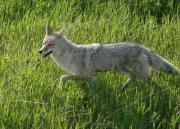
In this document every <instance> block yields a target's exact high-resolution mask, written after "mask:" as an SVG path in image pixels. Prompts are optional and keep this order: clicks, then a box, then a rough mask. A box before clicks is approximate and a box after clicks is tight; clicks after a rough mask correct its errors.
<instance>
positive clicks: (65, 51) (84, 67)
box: [39, 26, 180, 87]
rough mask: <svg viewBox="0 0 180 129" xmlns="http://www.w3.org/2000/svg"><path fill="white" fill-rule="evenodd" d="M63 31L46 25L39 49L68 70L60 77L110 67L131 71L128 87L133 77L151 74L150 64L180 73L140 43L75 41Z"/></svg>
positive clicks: (90, 74)
mask: <svg viewBox="0 0 180 129" xmlns="http://www.w3.org/2000/svg"><path fill="white" fill-rule="evenodd" d="M63 33H64V30H62V31H61V32H52V30H51V29H50V28H49V27H48V26H47V28H46V35H45V37H44V40H43V46H42V48H41V49H40V51H39V52H40V53H41V54H42V56H44V57H45V56H47V55H49V54H50V55H51V57H52V58H53V60H54V61H55V62H56V63H57V64H58V65H59V66H60V67H61V68H62V69H63V70H64V71H66V72H67V73H68V74H69V75H64V76H62V78H61V80H69V79H91V78H93V76H94V74H95V73H96V72H101V71H108V70H110V71H117V72H124V73H127V74H129V75H130V78H129V79H128V80H127V81H126V82H125V83H124V87H127V86H128V84H129V83H130V82H131V80H132V78H134V77H138V78H141V79H144V80H147V79H148V78H149V77H150V70H149V67H154V68H157V69H159V70H162V71H164V72H168V73H176V74H180V72H179V70H178V69H177V68H175V67H174V66H173V65H172V64H171V63H169V62H168V61H167V60H165V59H163V58H162V57H160V56H158V55H157V54H154V53H152V52H151V51H150V50H149V49H147V48H145V47H142V46H140V45H138V44H131V43H115V44H105V45H101V44H98V43H93V44H88V45H76V44H74V43H72V42H70V41H69V40H68V39H67V38H65V37H64V35H63ZM49 44H50V46H49Z"/></svg>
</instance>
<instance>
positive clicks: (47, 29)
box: [46, 23, 53, 35]
mask: <svg viewBox="0 0 180 129" xmlns="http://www.w3.org/2000/svg"><path fill="white" fill-rule="evenodd" d="M52 33H53V31H52V29H51V28H50V27H49V24H48V23H47V24H46V35H50V34H52Z"/></svg>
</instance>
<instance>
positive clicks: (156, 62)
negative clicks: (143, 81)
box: [148, 52, 180, 74]
mask: <svg viewBox="0 0 180 129" xmlns="http://www.w3.org/2000/svg"><path fill="white" fill-rule="evenodd" d="M148 58H149V62H150V66H151V67H153V68H156V69H158V70H160V71H163V72H166V73H170V74H180V70H179V69H177V68H176V67H175V66H174V65H173V64H171V63H170V62H169V61H167V60H166V59H164V58H162V57H161V56H159V55H157V54H155V53H152V52H149V54H148Z"/></svg>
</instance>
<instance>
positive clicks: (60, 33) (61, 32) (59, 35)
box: [58, 28, 64, 37]
mask: <svg viewBox="0 0 180 129" xmlns="http://www.w3.org/2000/svg"><path fill="white" fill-rule="evenodd" d="M63 35H64V28H62V29H61V30H60V31H59V32H58V37H61V36H63Z"/></svg>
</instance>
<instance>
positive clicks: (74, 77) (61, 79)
mask: <svg viewBox="0 0 180 129" xmlns="http://www.w3.org/2000/svg"><path fill="white" fill-rule="evenodd" d="M84 79H85V78H83V77H80V76H76V75H63V76H61V78H60V81H61V82H64V81H67V80H84Z"/></svg>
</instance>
